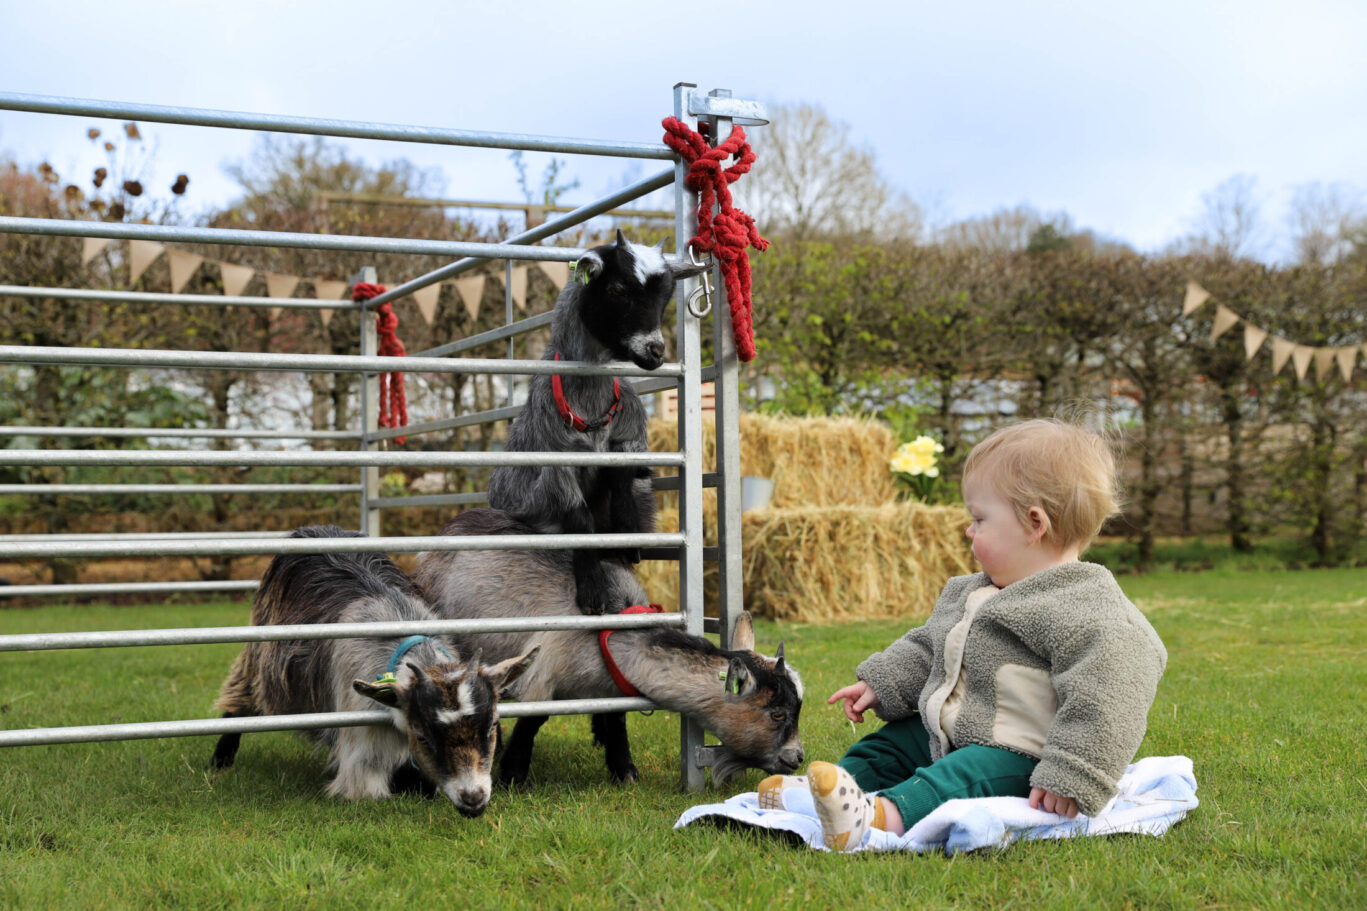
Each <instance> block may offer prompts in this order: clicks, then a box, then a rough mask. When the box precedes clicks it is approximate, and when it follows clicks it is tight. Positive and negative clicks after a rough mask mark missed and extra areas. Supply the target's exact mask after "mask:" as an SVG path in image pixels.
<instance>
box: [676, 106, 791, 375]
mask: <svg viewBox="0 0 1367 911" xmlns="http://www.w3.org/2000/svg"><path fill="white" fill-rule="evenodd" d="M664 128H665V137H664V141H665V145H667V146H669V147H670V148H671V149H673V150H674V151H675V152H676V153H677V154H678V155H679V156H680V157H681V158H683V160H684V161H686V162H688V176H687V178H685V180H684V183H685V184H687V186H688V188H689V189H690V190H694V191H696V192H697V193H698V233H697V235H695V236H694V237H693V239H692V240H690V241H689V243H690V244H691V245H693V246H694V247H696V248H697V249H698V250H700V251H702V252H703V253H711V254H712V255H713V256H715V257H716V258H717V259H718V260H720V261H721V275H722V280H723V281H724V282H726V297H727V299H728V300H729V301H730V302H731V325H732V331H733V332H734V333H735V336H736V355H737V357H739V358H740V359H741V360H742V361H748V360H751V359H752V358H753V357H754V356H755V329H754V304H753V302H752V301H751V299H750V255H749V254H748V253H746V252H745V248H746V247H747V246H749V247H754V248H755V249H756V250H759V251H761V252H763V251H764V250H767V249H769V241H767V240H765V239H764V238H763V237H760V236H759V231H758V230H756V229H755V220H754V219H753V218H751V217H750V216H749V215H747V214H745V213H744V212H742V211H741V210H740V209H737V208H735V207H734V206H732V205H731V190H730V189H729V185H730V184H733V183H735V182H736V181H737V180H739V179H740V177H741V175H742V174H747V173H749V171H750V165H752V164H754V162H755V153H754V152H753V151H751V150H750V144H749V143H748V142H746V141H745V130H743V129H742V128H740V127H739V126H737V127H732V129H731V135H730V136H728V137H727V138H726V141H725V142H723V143H722V144H721V145H719V146H717V147H716V148H715V149H714V148H712V147H711V146H709V145H708V144H707V140H706V139H705V138H703V136H702V135H701V134H699V133H697V132H695V131H694V130H692V129H689V127H688V124H686V123H683V122H682V121H680V120H679V119H678V118H676V117H666V118H665V119H664ZM732 157H734V158H735V159H736V163H735V164H733V165H732V166H731V167H729V168H723V167H722V162H724V161H725V160H726V159H728V158H732ZM717 204H720V206H721V211H719V212H717V213H716V214H715V215H714V214H713V212H712V209H713V207H714V206H716V205H717Z"/></svg>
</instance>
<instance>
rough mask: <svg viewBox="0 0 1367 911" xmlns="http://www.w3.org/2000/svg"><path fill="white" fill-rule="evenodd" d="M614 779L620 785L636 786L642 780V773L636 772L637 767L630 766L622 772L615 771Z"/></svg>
mask: <svg viewBox="0 0 1367 911" xmlns="http://www.w3.org/2000/svg"><path fill="white" fill-rule="evenodd" d="M612 779H613V781H615V782H617V783H618V784H635V783H636V782H638V781H640V780H641V773H640V772H638V771H637V770H636V766H635V765H628V766H627V767H626V768H625V769H623V770H621V771H617V770H616V769H613V770H612Z"/></svg>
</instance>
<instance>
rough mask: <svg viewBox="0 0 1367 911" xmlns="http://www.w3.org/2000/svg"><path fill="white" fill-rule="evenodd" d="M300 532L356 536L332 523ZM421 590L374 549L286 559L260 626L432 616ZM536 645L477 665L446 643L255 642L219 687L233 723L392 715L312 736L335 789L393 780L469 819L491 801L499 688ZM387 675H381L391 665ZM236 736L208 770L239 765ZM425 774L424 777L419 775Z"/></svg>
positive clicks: (225, 740) (362, 789)
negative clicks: (442, 798) (379, 710)
mask: <svg viewBox="0 0 1367 911" xmlns="http://www.w3.org/2000/svg"><path fill="white" fill-rule="evenodd" d="M291 537H293V538H340V537H360V534H359V533H358V532H354V531H345V530H343V529H340V528H335V527H333V526H314V527H310V528H301V529H298V530H297V531H295V532H294V534H292V535H291ZM432 619H435V615H434V614H433V612H432V611H431V609H430V608H429V607H428V606H427V603H426V602H425V601H424V600H423V599H422V596H421V594H420V593H419V591H418V589H417V587H416V586H415V585H414V584H413V582H412V580H411V579H409V578H408V576H406V575H405V574H404V573H403V571H402V570H400V569H399V568H398V567H397V566H395V565H394V563H393V561H391V560H390V559H389V558H388V557H386V556H384V555H383V554H378V553H356V554H281V555H279V556H277V557H275V559H273V560H272V561H271V564H270V567H269V568H267V570H266V574H265V575H264V576H263V577H262V579H261V587H260V588H259V589H258V590H257V594H256V600H255V601H254V602H253V604H252V624H253V625H254V626H267V625H288V624H298V623H365V622H382V621H402V620H432ZM534 657H535V650H533V651H531V652H528V653H523V654H518V655H512V656H509V657H508V658H507V659H506V660H502V661H500V662H499V663H497V664H494V665H492V666H486V667H481V666H480V663H479V657H478V655H476V657H475V658H474V659H472V660H470V661H461V660H460V659H459V658H458V657H457V655H456V650H455V648H454V647H453V646H452V645H451V643H450V642H449V641H447V640H446V639H444V638H433V637H428V636H412V637H409V638H408V639H403V638H400V637H395V638H387V637H386V638H374V639H310V640H291V641H281V642H251V643H248V644H247V645H246V647H244V648H243V649H242V652H241V654H240V655H238V657H237V661H236V662H235V663H234V664H233V668H232V671H231V672H230V673H229V675H228V679H227V680H226V681H225V682H224V684H223V689H222V692H221V693H220V694H219V697H218V702H217V703H216V705H217V707H218V708H220V709H222V710H223V713H224V716H225V717H229V718H235V717H241V716H248V715H294V714H311V713H315V712H341V711H360V710H363V709H367V708H374V707H375V703H377V702H378V703H380V704H381V705H383V706H385V707H387V708H388V709H389V710H390V713H391V718H392V726H383V727H377V726H363V727H344V728H325V729H321V730H315V731H309V732H307V733H308V735H310V736H311V737H312V738H313V739H314V740H316V741H317V742H320V743H322V744H324V745H326V746H327V747H329V748H330V757H329V762H328V767H329V768H330V769H335V770H336V773H337V775H336V777H335V778H334V779H333V780H332V783H331V784H329V785H328V793H329V794H330V795H332V796H334V797H342V798H346V799H349V800H355V799H360V798H367V797H368V798H381V797H388V796H389V795H390V793H391V785H396V786H398V787H399V788H400V789H403V790H408V789H418V790H423V791H424V792H429V793H430V792H431V791H434V790H439V791H440V792H441V793H443V794H445V795H446V797H447V798H448V799H449V800H450V801H451V803H453V804H454V805H455V807H456V809H457V810H459V811H460V812H461V813H462V814H464V815H465V816H478V815H479V814H481V813H483V812H484V808H485V806H486V805H487V804H488V802H489V792H490V789H491V784H492V776H491V768H492V765H493V756H494V751H495V747H496V745H497V740H498V736H499V732H498V695H499V691H500V690H501V689H502V688H503V687H504V686H506V685H508V684H510V683H512V682H513V681H515V680H516V679H517V677H518V675H519V674H521V673H522V672H523V671H525V670H527V668H528V667H530V666H531V662H532V660H533V659H534ZM387 669H388V671H389V672H390V676H388V677H386V678H385V679H377V678H378V677H380V675H382V674H383V673H384V672H385V671H386V670H387ZM240 742H241V735H240V734H225V735H224V736H223V737H221V738H220V739H219V741H218V746H217V748H216V749H215V750H214V755H213V760H212V765H213V766H214V767H215V768H220V769H222V768H227V767H228V766H231V765H232V764H233V760H234V759H235V757H236V755H237V749H238V746H239V744H240ZM422 776H425V780H424V779H423V778H422Z"/></svg>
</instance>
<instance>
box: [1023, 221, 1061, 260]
mask: <svg viewBox="0 0 1367 911" xmlns="http://www.w3.org/2000/svg"><path fill="white" fill-rule="evenodd" d="M1072 245H1073V242H1072V240H1071V239H1069V237H1068V235H1067V234H1064V233H1063V232H1062V231H1060V230H1059V229H1058V228H1057V227H1055V226H1054V225H1053V224H1052V223H1046V224H1042V225H1040V226H1039V227H1038V228H1036V229H1035V230H1034V231H1032V232H1030V240H1029V242H1028V243H1027V244H1026V247H1025V252H1026V253H1032V254H1033V253H1049V252H1050V251H1053V250H1067V249H1069V248H1070V247H1072Z"/></svg>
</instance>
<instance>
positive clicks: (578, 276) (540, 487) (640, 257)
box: [489, 231, 707, 614]
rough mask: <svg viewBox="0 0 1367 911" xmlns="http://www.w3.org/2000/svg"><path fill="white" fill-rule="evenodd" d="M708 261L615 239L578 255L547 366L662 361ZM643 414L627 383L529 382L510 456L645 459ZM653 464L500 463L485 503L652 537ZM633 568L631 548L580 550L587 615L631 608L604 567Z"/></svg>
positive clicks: (603, 379)
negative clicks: (671, 311) (678, 311)
mask: <svg viewBox="0 0 1367 911" xmlns="http://www.w3.org/2000/svg"><path fill="white" fill-rule="evenodd" d="M705 268H707V267H706V266H694V265H691V264H687V263H685V264H683V265H680V264H678V263H677V262H671V261H670V260H667V259H666V258H665V256H664V254H663V252H661V249H660V248H659V247H647V246H642V245H640V244H633V243H629V242H628V241H627V239H626V238H625V237H623V236H622V232H621V231H618V232H617V241H616V243H612V244H604V245H602V246H598V247H594V248H593V249H591V250H589V251H588V252H586V253H585V254H584V255H583V256H581V257H580V258H579V261H578V263H577V264H576V265H575V273H574V274H575V280H574V281H571V282H569V283H568V284H566V285H565V289H564V290H563V291H561V292H560V297H559V298H558V299H557V300H556V302H555V311H554V315H553V316H552V320H551V340H550V345H549V346H548V347H547V348H546V352H545V355H544V357H543V359H545V360H567V361H588V362H590V363H595V364H605V363H607V362H609V361H612V360H625V361H632V362H633V363H635V364H636V365H637V366H639V367H643V368H645V369H647V370H654V369H655V368H656V367H659V366H660V364H662V363H664V356H665V343H664V336H663V334H662V333H661V331H660V320H661V317H662V315H663V314H664V309H665V306H666V305H667V304H668V303H669V301H670V299H671V298H672V297H673V295H674V288H675V284H676V282H677V280H678V279H679V278H684V277H687V276H691V275H697V274H698V273H699V272H701V271H703V270H704V269H705ZM647 448H648V446H647V443H646V413H645V408H644V407H643V406H642V404H641V399H640V397H639V396H638V395H637V394H636V392H635V390H634V389H632V388H631V384H629V383H621V382H619V381H618V380H617V379H615V378H613V377H608V376H565V377H560V376H554V377H552V376H534V377H532V379H531V382H530V388H529V391H528V397H527V405H526V407H525V408H524V409H523V411H522V413H521V414H520V415H519V416H518V418H517V420H515V421H514V422H513V425H512V428H511V429H510V430H509V432H508V442H507V449H508V450H509V451H511V452H529V451H532V452H645V451H646V450H647ZM651 475H652V472H651V470H650V469H649V468H640V469H638V468H569V467H536V466H532V467H521V466H504V467H500V468H497V469H495V470H494V472H493V475H492V477H491V479H490V482H489V505H490V506H492V507H493V508H495V509H501V510H503V511H504V512H506V513H508V514H509V515H511V516H513V517H514V518H516V519H518V520H520V521H521V522H523V523H524V524H526V525H529V526H531V527H532V528H533V529H535V530H536V531H539V532H543V533H551V534H587V533H594V532H597V533H639V532H651V531H654V530H655V498H654V494H653V493H652V489H651ZM624 559H625V560H628V561H630V562H635V561H636V560H637V559H639V555H638V554H636V553H635V552H634V551H632V552H623V551H616V552H613V551H603V550H576V551H574V558H573V567H574V574H573V578H574V582H575V602H576V603H577V604H578V605H579V609H580V610H581V611H583V612H584V613H586V614H601V613H603V612H604V611H607V612H609V613H611V612H616V611H618V610H621V609H622V608H623V607H626V606H627V604H626V603H625V602H623V601H622V600H621V599H620V598H618V597H615V594H616V593H615V592H614V591H613V590H612V588H611V586H610V585H609V584H608V578H607V572H608V570H607V569H606V568H605V566H604V564H605V563H611V562H614V561H621V560H624Z"/></svg>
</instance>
